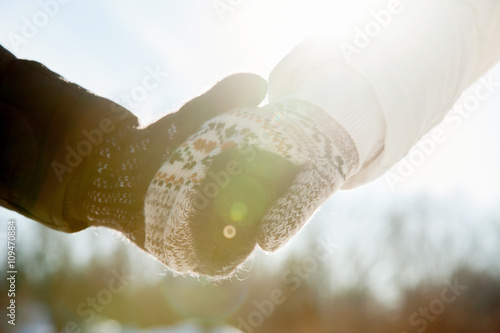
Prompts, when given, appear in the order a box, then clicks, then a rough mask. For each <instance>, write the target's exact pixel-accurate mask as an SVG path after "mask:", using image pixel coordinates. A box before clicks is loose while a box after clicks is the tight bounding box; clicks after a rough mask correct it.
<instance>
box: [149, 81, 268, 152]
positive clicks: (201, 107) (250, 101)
mask: <svg viewBox="0 0 500 333" xmlns="http://www.w3.org/2000/svg"><path fill="white" fill-rule="evenodd" d="M266 94H267V82H266V80H264V79H263V78H262V77H260V76H258V75H256V74H250V73H239V74H233V75H230V76H228V77H226V78H225V79H223V80H221V81H219V82H218V83H217V84H215V85H214V86H213V87H212V88H211V89H210V90H209V91H207V92H206V93H204V94H203V95H200V96H198V97H196V98H194V99H192V100H191V101H189V102H187V103H186V104H184V105H183V106H182V107H181V108H180V109H179V111H177V112H175V113H171V114H168V115H166V116H165V117H163V118H162V119H160V120H158V121H157V122H156V123H154V124H152V125H150V126H149V127H148V130H149V133H150V134H152V135H153V136H155V135H158V136H160V137H161V136H163V135H164V133H165V130H166V129H168V128H169V127H170V126H171V125H172V124H175V126H176V127H177V131H176V135H174V136H173V137H172V141H170V144H172V145H178V144H180V143H182V142H184V141H185V140H186V139H187V137H188V136H189V135H191V134H193V133H194V132H196V130H197V129H198V128H199V127H200V126H201V125H202V124H203V123H204V122H205V121H206V120H208V119H211V118H213V117H215V116H217V115H219V114H221V113H224V112H226V111H228V110H231V109H235V108H240V107H249V106H257V105H259V104H260V103H261V102H262V100H263V99H264V97H265V96H266Z"/></svg>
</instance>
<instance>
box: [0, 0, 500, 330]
mask: <svg viewBox="0 0 500 333" xmlns="http://www.w3.org/2000/svg"><path fill="white" fill-rule="evenodd" d="M403 2H404V1H403ZM368 3H373V1H365V0H362V1H351V2H349V3H347V2H346V1H326V0H324V1H319V0H313V1H306V0H293V1H290V0H288V1H285V0H273V1H265V0H241V1H237V0H232V1H230V0H221V1H213V0H192V1H185V2H180V1H173V0H165V1H159V0H144V1H140V2H139V1H132V0H106V1H98V0H86V1H83V0H71V1H69V0H65V1H62V0H60V1H56V0H45V1H32V0H15V1H14V0H0V44H2V45H3V46H4V47H6V48H7V49H9V50H10V51H12V52H13V53H14V54H15V55H16V56H17V57H19V58H26V59H32V60H36V61H39V62H41V63H43V64H44V65H46V66H47V67H49V68H50V69H51V70H53V71H55V72H57V73H59V74H61V75H62V76H64V77H65V78H67V79H68V80H69V81H73V82H76V83H78V84H80V85H81V86H83V87H85V88H87V89H89V90H91V91H92V92H94V93H96V94H98V95H101V96H104V97H106V98H109V99H112V100H114V101H116V102H118V103H120V104H122V105H124V106H125V107H127V108H128V109H130V110H131V111H132V112H134V113H135V114H136V115H137V116H138V117H139V118H140V120H141V123H142V125H144V126H145V125H147V124H149V123H151V122H153V121H154V120H156V119H158V118H160V117H161V116H163V115H165V114H166V113H168V112H172V111H174V110H176V109H177V108H179V107H180V106H181V105H182V104H183V103H184V102H186V101H188V100H189V99H191V98H192V97H194V96H196V95H198V94H200V93H202V92H203V91H205V90H207V89H208V88H209V87H210V86H212V85H213V84H214V83H215V82H217V81H218V80H220V79H222V78H223V77H225V76H227V75H229V74H231V73H236V72H252V73H257V74H260V75H262V76H263V77H265V78H267V77H268V75H269V73H270V71H271V70H272V68H273V67H274V66H275V65H276V64H277V63H278V62H279V61H280V60H281V59H282V58H283V57H284V56H285V55H286V54H287V53H288V52H289V51H290V50H291V49H292V48H293V47H294V46H295V45H297V44H298V43H299V42H300V41H301V40H303V39H304V38H305V37H307V36H308V35H309V34H310V33H312V32H315V31H318V29H325V26H326V27H328V29H343V30H345V32H346V33H347V34H349V33H351V34H352V31H353V29H354V28H355V27H356V26H360V27H362V26H363V25H364V24H365V23H366V22H367V20H370V8H371V7H369V6H367V4H368ZM386 5H387V2H386V1H381V2H379V3H378V6H379V7H380V8H384V6H386ZM40 11H44V12H45V13H48V14H47V15H46V16H47V17H48V19H47V20H46V22H45V21H44V20H43V17H42V16H43V15H42V16H40V15H41V14H39V13H40ZM49 14H50V15H49ZM37 15H38V16H39V17H38V18H37V19H38V20H40V21H38V23H39V24H38V25H39V27H36V29H34V30H33V29H32V31H31V34H29V38H26V36H25V35H23V29H26V28H25V26H26V24H27V23H26V22H31V23H33V22H34V21H33V20H34V18H35V17H36V16H37ZM423 24H425V22H423ZM15 35H17V36H21V37H22V38H24V39H22V42H20V39H19V38H17V37H16V36H15ZM16 38H17V39H16ZM150 69H159V70H161V71H162V72H164V73H166V75H165V77H164V79H163V80H162V82H161V83H160V84H159V86H158V87H157V88H156V89H153V90H150V91H148V92H147V96H146V98H144V99H142V100H140V101H137V100H135V101H130V100H128V99H127V97H126V95H130V93H131V91H132V89H133V88H134V87H137V86H138V85H140V84H141V82H142V79H143V78H144V76H145V75H147V73H148V70H150ZM488 74H489V75H492V77H493V78H494V79H495V80H496V81H497V82H500V66H496V67H495V68H494V69H492V70H491V71H490V72H489V73H488ZM468 93H470V92H465V93H464V96H467V94H468ZM458 103H460V101H459V102H458ZM499 111H500V88H498V89H496V91H495V92H494V93H493V94H492V95H491V96H490V97H489V98H488V99H487V100H484V101H482V102H481V103H480V105H479V107H478V108H477V109H476V110H474V112H473V113H471V115H470V117H468V118H466V119H464V120H463V122H462V125H461V126H460V127H459V128H458V129H456V130H449V131H447V140H446V141H445V142H444V143H442V144H439V145H438V146H437V147H436V149H435V151H434V152H433V153H432V154H430V155H429V156H427V157H426V158H425V161H423V163H422V164H421V165H419V166H418V167H417V168H415V170H414V171H413V172H412V174H411V175H410V176H409V177H406V178H405V179H404V182H403V183H400V184H398V185H397V186H396V187H392V186H389V184H388V182H387V181H386V179H384V178H381V179H379V180H377V181H375V182H372V183H370V184H368V185H366V186H363V187H361V188H358V189H354V190H350V191H340V192H338V193H337V194H335V195H334V196H333V197H332V198H330V199H329V200H328V201H327V202H326V203H325V204H324V205H323V207H321V209H320V210H319V211H318V212H317V213H316V215H315V216H314V218H313V219H312V220H311V221H310V223H309V224H308V225H307V227H306V228H305V229H304V230H303V231H302V232H301V233H299V235H297V236H296V237H295V238H294V239H293V240H292V241H291V242H290V243H289V244H288V245H287V246H286V247H285V248H283V249H282V250H280V251H279V252H278V253H276V254H274V255H271V256H270V255H265V254H263V253H261V252H258V251H257V252H256V254H255V255H254V257H253V258H252V259H251V260H250V261H249V262H248V263H247V265H246V267H245V268H244V269H243V270H242V271H240V272H239V273H238V274H237V275H236V276H235V277H233V278H232V279H230V280H228V281H222V282H218V283H214V282H211V281H209V280H206V279H203V278H199V279H195V278H189V277H180V276H174V275H173V274H172V273H170V272H169V271H167V270H166V269H165V268H164V267H163V266H162V265H161V264H159V263H158V262H156V261H155V260H154V259H153V258H151V257H150V256H149V255H147V254H145V253H143V252H142V251H139V250H138V249H136V248H135V247H134V246H132V245H130V244H129V243H127V242H126V241H124V240H123V238H122V236H121V235H120V234H118V233H116V232H114V231H111V230H107V229H97V228H92V229H88V230H85V231H82V232H79V233H76V234H63V233H58V232H55V231H53V230H50V229H47V228H45V227H43V226H41V225H39V224H37V223H35V222H33V221H30V220H29V219H26V218H24V217H22V216H19V215H17V214H16V213H14V212H11V211H8V210H5V209H0V263H1V267H2V276H4V274H5V273H6V271H7V269H6V262H7V254H6V253H7V251H6V250H7V249H6V248H7V242H6V238H7V237H6V234H7V221H9V220H11V219H14V220H16V221H17V229H18V230H17V240H16V245H17V252H16V254H17V269H18V272H19V273H18V276H17V293H16V303H17V306H18V308H17V310H18V312H17V325H16V326H15V327H12V326H11V325H7V319H6V316H5V307H6V306H7V302H8V298H7V289H8V285H7V282H6V279H5V278H2V279H1V280H0V288H1V289H0V290H1V292H0V304H1V313H0V314H1V318H2V319H1V320H0V330H1V331H9V332H16V333H19V332H40V333H45V332H111V333H115V332H116V333H118V332H130V333H132V332H134V333H135V332H238V330H237V329H236V328H235V327H238V326H240V327H241V328H242V329H243V330H246V331H250V330H251V331H255V332H395V333H399V332H424V331H425V332H440V333H446V332H482V333H487V332H491V333H493V332H500V206H499V199H500V175H499V172H498V170H500V149H499V146H500V134H499V133H500V130H499V129H500V112H499ZM325 242H326V243H333V244H334V246H333V247H332V250H331V253H327V254H328V255H325V256H323V257H322V259H321V260H320V259H318V257H317V256H316V257H315V254H317V253H318V247H319V246H321V244H325ZM117 275H120V276H121V277H122V280H120V281H121V282H122V285H123V288H120V290H119V291H117V292H113V293H110V292H109V289H110V287H109V285H110V282H111V281H116V276H117ZM457 284H458V285H459V288H458V289H457V290H454V291H455V293H453V290H451V289H452V288H450V285H457ZM455 289H456V288H455ZM276 292H278V293H279V295H280V297H278V298H276V297H275V296H276ZM109 295H111V297H109ZM443 295H445V296H444V297H445V298H444V299H446V300H450V297H451V296H455V297H452V298H454V299H453V301H449V302H448V301H447V302H445V301H444V300H443ZM106 297H107V298H106ZM93 298H94V299H101V301H102V300H104V302H103V303H105V304H103V303H99V304H97V305H96V306H95V307H92V305H91V304H90V303H89V302H91V301H92V299H93ZM89 299H90V301H89ZM272 299H275V300H276V299H279V302H278V303H279V304H274V303H273V305H272V306H270V305H269V304H270V303H269V302H272ZM68 323H70V325H69V327H72V328H71V329H68ZM72 323H74V325H73V324H72ZM245 325H247V326H245ZM245 327H246V328H245Z"/></svg>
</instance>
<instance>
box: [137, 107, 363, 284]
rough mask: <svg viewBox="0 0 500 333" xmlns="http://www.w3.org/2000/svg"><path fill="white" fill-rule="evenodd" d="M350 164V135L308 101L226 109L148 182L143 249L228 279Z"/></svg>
mask: <svg viewBox="0 0 500 333" xmlns="http://www.w3.org/2000/svg"><path fill="white" fill-rule="evenodd" d="M357 168H358V156H357V151H356V148H355V146H354V143H353V141H352V139H351V138H350V136H349V135H348V134H347V132H346V131H345V130H344V129H343V128H342V127H341V126H340V125H338V124H337V123H336V122H335V121H334V120H333V119H332V118H330V116H329V115H327V114H326V113H325V112H324V111H322V110H321V109H319V108H317V107H315V106H314V105H311V104H308V103H304V102H300V101H295V100H289V101H286V102H283V103H279V104H273V105H268V106H265V107H263V108H255V107H254V108H239V109H235V110H231V111H229V112H226V113H224V114H222V115H220V116H217V117H215V118H213V119H210V120H209V121H207V122H205V124H204V125H203V126H202V127H201V129H200V130H199V131H198V132H197V133H196V134H194V135H192V136H190V137H189V138H188V139H187V140H186V142H185V143H183V144H182V145H181V147H179V148H178V149H177V150H176V152H175V153H174V154H173V155H172V156H171V157H170V159H169V160H168V161H167V162H166V163H164V164H163V165H162V166H161V168H160V169H159V171H158V172H157V173H156V175H155V176H154V178H153V181H152V182H151V184H150V185H149V188H148V189H147V194H146V203H145V217H146V220H145V221H146V243H145V247H146V248H147V249H148V251H149V252H151V253H153V254H154V255H155V256H156V257H157V258H159V259H160V260H161V261H162V262H163V263H164V264H166V265H167V266H169V267H170V268H172V269H173V270H176V271H178V272H181V273H185V272H192V273H200V274H207V275H212V276H227V275H229V274H230V273H231V272H232V271H234V270H235V269H236V268H237V266H238V265H239V264H241V263H242V262H243V261H244V259H245V258H246V257H248V255H249V254H250V253H251V252H252V250H253V249H254V247H255V245H256V244H258V245H259V246H260V247H261V248H262V249H263V250H264V251H267V252H273V251H276V250H277V249H279V248H280V247H281V246H283V245H284V244H285V243H286V242H287V241H288V240H290V238H292V237H293V236H294V235H295V234H296V233H297V232H298V231H299V230H300V228H301V227H302V226H303V225H304V224H305V222H306V221H307V220H308V219H309V218H310V217H311V216H312V214H313V213H314V211H315V210H316V209H317V208H318V207H319V206H320V205H321V204H322V203H323V202H324V201H325V200H326V199H327V198H328V197H329V196H330V195H331V194H332V193H333V192H334V191H335V190H336V189H337V188H339V187H340V186H341V185H342V183H343V182H344V181H345V180H346V179H347V178H348V177H349V175H351V174H352V173H354V172H355V171H356V170H357Z"/></svg>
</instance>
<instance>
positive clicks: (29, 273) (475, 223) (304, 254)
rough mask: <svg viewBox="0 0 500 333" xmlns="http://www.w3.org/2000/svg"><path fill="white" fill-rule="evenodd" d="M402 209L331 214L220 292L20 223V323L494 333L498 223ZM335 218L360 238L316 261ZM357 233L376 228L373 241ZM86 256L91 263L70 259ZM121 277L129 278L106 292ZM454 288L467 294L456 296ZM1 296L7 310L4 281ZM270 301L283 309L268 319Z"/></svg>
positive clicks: (414, 204) (499, 310) (437, 205)
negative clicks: (25, 235) (28, 232)
mask: <svg viewBox="0 0 500 333" xmlns="http://www.w3.org/2000/svg"><path fill="white" fill-rule="evenodd" d="M340 202H341V201H340ZM401 202H402V201H400V204H398V205H393V206H392V208H391V207H385V208H384V209H382V210H381V213H380V214H375V216H374V215H373V214H370V219H371V220H370V221H368V220H367V219H365V217H363V216H364V215H363V214H362V213H359V211H358V214H355V213H353V211H349V209H340V208H338V207H335V206H332V207H330V208H329V209H328V210H327V213H326V214H322V213H320V214H318V216H316V217H315V220H324V224H323V223H322V222H318V226H316V227H308V228H307V230H306V231H305V232H303V233H301V234H300V235H299V236H298V237H297V240H294V241H293V242H296V244H291V245H290V246H288V247H287V248H286V249H285V250H284V252H283V253H281V254H278V255H276V256H278V257H280V258H279V259H276V258H275V257H274V256H266V255H264V254H258V255H256V258H255V259H254V260H253V261H252V262H251V263H250V264H249V265H247V267H245V268H244V269H242V271H241V272H239V273H238V274H236V276H235V277H233V278H231V279H229V280H226V281H219V282H215V281H209V280H207V279H205V278H192V277H182V276H174V275H173V274H172V273H170V272H168V271H166V270H165V269H164V268H163V267H162V265H160V264H159V263H157V262H155V261H154V260H152V259H151V258H150V257H149V256H148V255H146V254H144V253H142V252H140V251H138V250H136V249H135V248H134V247H133V246H131V245H129V244H127V243H126V242H124V241H122V240H121V239H119V238H120V237H119V236H117V235H116V234H114V233H112V232H107V231H103V230H100V229H99V230H92V231H89V232H87V233H86V234H85V235H65V234H60V233H57V232H53V231H51V230H49V229H47V228H44V227H40V226H38V225H37V224H35V223H33V222H30V221H18V224H20V223H26V224H27V225H29V226H30V229H33V230H36V234H35V236H33V241H31V242H32V244H31V246H30V244H24V243H23V244H22V246H21V244H18V247H19V254H18V267H17V269H18V272H19V274H18V276H17V278H18V280H17V286H16V288H17V294H16V302H17V303H18V304H19V308H18V317H17V320H18V323H19V324H21V323H27V322H31V323H33V324H34V325H35V326H33V327H36V325H41V323H45V325H46V327H49V328H48V329H47V330H46V331H43V332H50V330H53V331H55V332H64V330H65V327H66V326H67V325H68V323H69V322H75V323H76V327H77V328H78V329H81V332H100V331H107V329H103V328H102V327H106V326H102V325H101V326H99V324H100V323H103V322H106V321H108V322H109V321H112V322H113V323H115V324H116V325H114V326H113V330H110V331H109V332H136V330H140V329H145V328H151V327H167V326H171V325H175V324H176V323H179V322H180V321H184V320H192V321H194V322H196V325H198V326H199V327H200V329H201V330H202V331H206V332H211V331H212V328H213V327H216V326H218V325H220V324H221V323H229V324H231V325H234V326H239V325H241V322H242V321H244V322H245V323H246V324H247V325H249V326H247V327H251V329H252V330H253V331H254V332H272V333H279V332H287V333H289V332H301V333H302V332H346V333H348V332H353V333H358V332H359V333H361V332H370V333H377V332H381V333H382V332H383V333H387V332H395V333H399V332H429V333H430V332H439V333H446V332H467V333H473V332H478V333H479V332H481V333H498V332H500V227H499V226H500V223H499V221H500V215H497V214H496V212H495V211H488V212H483V211H479V213H477V212H476V213H475V212H474V211H473V208H471V207H469V206H467V205H465V208H464V205H462V208H457V205H456V204H457V203H456V202H454V203H453V204H452V203H448V202H447V201H440V202H436V200H434V199H433V200H430V199H429V198H425V197H424V198H422V197H417V198H415V199H411V200H410V201H408V202H405V203H404V205H402V204H401ZM337 204H338V203H337ZM389 206H391V205H389ZM443 207H444V208H443ZM331 211H335V212H336V213H335V214H336V216H335V218H336V220H337V221H339V220H340V221H341V220H344V219H346V223H349V224H350V226H352V225H356V224H358V225H359V226H358V227H355V228H354V229H345V230H344V232H345V233H346V234H347V233H354V234H359V236H358V237H354V238H353V239H357V240H355V241H351V240H349V241H347V240H346V242H345V243H343V241H342V239H343V238H342V233H341V232H340V238H339V237H336V238H335V240H336V242H338V243H339V246H338V249H334V250H333V252H334V253H333V254H332V257H331V258H328V260H324V261H321V260H319V259H318V258H315V257H314V253H315V250H316V249H317V248H318V244H319V243H320V239H322V238H324V233H325V225H327V224H328V223H330V221H328V219H329V218H330V217H328V216H330V215H331V214H330V212H331ZM367 211H369V209H367ZM347 220H348V222H347ZM375 220H376V221H375ZM415 220H417V221H418V223H416V222H415ZM439 221H441V222H439ZM339 223H341V222H339ZM364 223H366V225H368V224H370V225H373V224H377V223H379V224H380V225H379V226H377V230H380V232H377V233H372V232H370V231H369V230H370V229H369V228H368V227H367V226H366V225H364ZM443 226H449V227H448V228H447V227H443ZM336 228H337V229H338V230H339V231H340V230H342V225H341V224H338V225H336V226H335V225H334V226H333V227H332V229H331V230H335V229H336ZM33 230H32V231H33ZM329 230H330V229H329ZM363 231H364V232H365V234H364V235H361V233H362V232H363ZM33 232H34V231H33ZM19 239H22V235H19ZM34 240H36V241H34ZM19 242H21V241H19ZM76 243H78V244H76ZM370 244H371V245H370ZM81 251H84V252H85V256H86V259H82V260H77V258H78V257H79V256H81ZM313 261H316V264H317V265H314V263H313ZM117 272H121V273H122V274H127V275H130V276H132V277H133V279H130V280H128V282H126V285H125V286H124V288H123V289H122V290H120V291H118V292H112V293H110V292H108V291H109V289H110V281H112V280H113V279H115V277H116V273H117ZM125 272H126V273H125ZM453 284H455V285H457V284H458V285H460V286H464V287H463V289H459V293H458V295H457V294H456V292H457V290H455V293H454V292H453V291H452V290H449V288H450V287H449V286H450V285H453ZM0 285H1V287H2V293H1V294H0V301H1V304H6V302H7V297H6V296H7V295H6V293H5V292H3V290H6V289H7V288H6V287H7V284H6V280H5V279H2V281H1V282H0ZM114 287H116V283H115V286H114ZM114 287H113V288H114ZM115 289H116V288H115ZM107 290H108V291H107ZM276 290H279V293H280V297H279V299H280V304H274V303H273V308H272V309H270V308H269V302H272V301H271V299H273V297H274V296H272V295H275V294H273V293H275V292H276ZM109 295H112V296H111V297H112V298H111V299H109ZM443 295H444V296H443ZM99 296H100V297H101V300H104V301H105V303H106V304H99V301H98V298H99ZM455 296H456V297H455ZM89 298H90V300H89ZM92 298H93V299H94V301H96V300H97V301H96V302H97V307H95V308H92V305H91V303H89V302H92ZM451 299H453V300H451ZM283 300H284V301H283ZM444 300H445V301H444ZM281 301H283V302H281ZM82 304H83V305H82ZM256 304H258V305H256ZM266 306H267V307H266ZM259 307H260V308H259ZM2 308H3V306H2ZM78 308H80V312H79V311H77V309H78ZM82 310H86V311H84V312H82ZM3 311H4V310H3ZM267 312H269V313H267ZM261 318H262V319H263V320H262V323H261V322H260V320H261ZM4 327H6V326H4ZM99 327H100V328H99ZM28 331H29V330H28ZM160 331H161V330H160ZM23 332H24V331H23ZM33 332H34V331H33ZM68 332H70V331H68ZM75 332H78V330H75ZM155 332H156V331H155ZM182 332H184V331H182Z"/></svg>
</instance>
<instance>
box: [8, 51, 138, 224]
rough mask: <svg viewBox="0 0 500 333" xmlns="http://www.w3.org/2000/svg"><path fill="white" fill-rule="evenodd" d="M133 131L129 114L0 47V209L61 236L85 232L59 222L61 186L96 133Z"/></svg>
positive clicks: (133, 122)
mask: <svg viewBox="0 0 500 333" xmlns="http://www.w3.org/2000/svg"><path fill="white" fill-rule="evenodd" d="M131 125H132V126H133V127H136V126H137V118H136V117H135V116H134V115H132V114H131V113H130V112H129V111H127V110H126V109H124V108H122V107H120V106H118V105H117V104H115V103H113V102H111V101H109V100H107V99H105V98H101V97H99V96H96V95H94V94H92V93H90V92H89V91H87V90H85V89H83V88H81V87H80V86H78V85H76V84H73V83H70V82H68V81H66V80H64V79H63V78H62V77H60V76H59V75H57V74H56V73H54V72H52V71H50V70H49V69H47V68H46V67H44V66H43V65H41V64H40V63H37V62H34V61H28V60H21V59H17V58H15V57H14V56H13V55H12V54H11V53H10V52H8V51H7V50H5V49H4V48H3V47H2V46H0V161H1V162H0V205H1V206H3V207H6V208H8V209H10V210H14V211H16V212H18V213H20V214H22V215H24V216H26V217H29V218H31V219H33V220H36V221H38V222H41V223H43V224H45V225H46V226H48V227H51V228H54V229H57V230H60V231H66V232H75V231H79V230H82V229H84V228H86V227H87V225H85V224H83V223H82V222H81V221H72V220H71V219H67V218H65V216H63V211H62V206H63V203H64V196H65V192H66V191H65V190H66V186H67V184H68V183H69V181H70V179H71V177H72V176H73V175H74V174H75V173H77V170H78V168H79V166H80V164H81V162H82V161H81V160H82V158H84V157H85V155H86V154H87V153H89V154H90V152H89V150H92V149H95V147H96V146H97V145H99V144H100V143H101V142H102V140H100V135H105V134H106V133H109V132H111V131H113V130H115V129H116V128H118V127H120V126H128V127H130V126H131ZM89 143H90V145H89ZM75 152H76V153H75Z"/></svg>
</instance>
